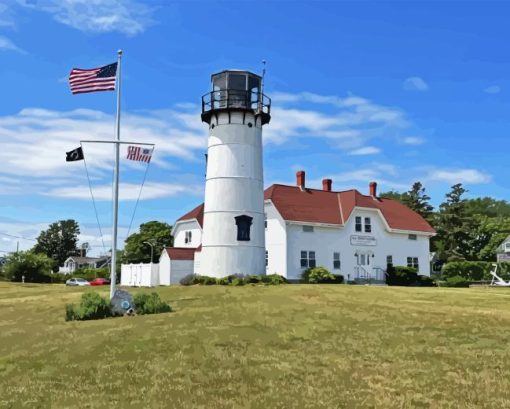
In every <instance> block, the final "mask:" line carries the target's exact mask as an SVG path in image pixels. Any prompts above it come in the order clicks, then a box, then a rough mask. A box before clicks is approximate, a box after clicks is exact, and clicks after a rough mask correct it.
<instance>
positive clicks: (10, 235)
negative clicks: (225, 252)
mask: <svg viewBox="0 0 510 409" xmlns="http://www.w3.org/2000/svg"><path fill="white" fill-rule="evenodd" d="M0 234H3V235H4V236H9V237H13V238H15V239H22V240H30V241H37V239H30V238H28V237H23V236H16V235H14V234H9V233H2V232H0Z"/></svg>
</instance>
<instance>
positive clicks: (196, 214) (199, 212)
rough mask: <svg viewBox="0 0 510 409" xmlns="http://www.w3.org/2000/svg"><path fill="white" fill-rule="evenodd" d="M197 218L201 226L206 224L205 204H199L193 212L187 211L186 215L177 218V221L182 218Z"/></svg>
mask: <svg viewBox="0 0 510 409" xmlns="http://www.w3.org/2000/svg"><path fill="white" fill-rule="evenodd" d="M193 219H197V221H198V224H199V225H200V227H203V224H204V204H203V203H202V204H201V205H198V206H197V207H195V208H194V209H193V210H192V211H191V212H188V213H186V214H185V215H184V216H181V217H180V218H178V219H177V221H181V220H193Z"/></svg>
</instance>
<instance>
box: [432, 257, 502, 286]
mask: <svg viewBox="0 0 510 409" xmlns="http://www.w3.org/2000/svg"><path fill="white" fill-rule="evenodd" d="M492 264H493V263H492V262H489V261H452V262H449V263H446V264H444V265H443V268H442V273H443V278H446V279H448V278H449V277H454V276H460V277H463V278H465V279H466V280H469V281H481V280H492V276H491V274H490V271H491V270H492V269H493V266H492ZM497 274H498V276H500V277H501V278H502V279H503V280H509V279H510V263H499V264H498V273H497Z"/></svg>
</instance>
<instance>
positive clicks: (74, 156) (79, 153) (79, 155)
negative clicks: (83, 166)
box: [66, 146, 83, 162]
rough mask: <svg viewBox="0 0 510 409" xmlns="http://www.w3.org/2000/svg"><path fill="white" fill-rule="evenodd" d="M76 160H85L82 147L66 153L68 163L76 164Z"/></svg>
mask: <svg viewBox="0 0 510 409" xmlns="http://www.w3.org/2000/svg"><path fill="white" fill-rule="evenodd" d="M75 160H83V149H82V148H81V146H80V147H79V148H76V149H73V150H72V151H70V152H66V162H74V161H75Z"/></svg>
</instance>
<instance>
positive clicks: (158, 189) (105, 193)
mask: <svg viewBox="0 0 510 409" xmlns="http://www.w3.org/2000/svg"><path fill="white" fill-rule="evenodd" d="M93 193H94V199H95V200H97V201H109V200H112V186H111V185H102V186H99V187H94V189H93ZM182 193H185V194H197V195H198V194H201V193H203V192H202V189H201V187H197V186H193V185H188V184H171V183H152V182H149V183H146V184H145V185H144V187H143V189H142V194H141V197H140V200H149V199H160V198H163V197H171V196H176V195H179V194H182ZM139 194H140V185H139V184H132V183H121V184H120V185H119V200H124V201H127V200H136V199H137V198H138V195H139ZM45 195H47V196H55V197H61V198H64V199H84V200H88V199H90V191H89V187H88V186H87V185H81V186H68V187H59V188H55V189H51V190H49V191H47V192H46V193H45Z"/></svg>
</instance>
